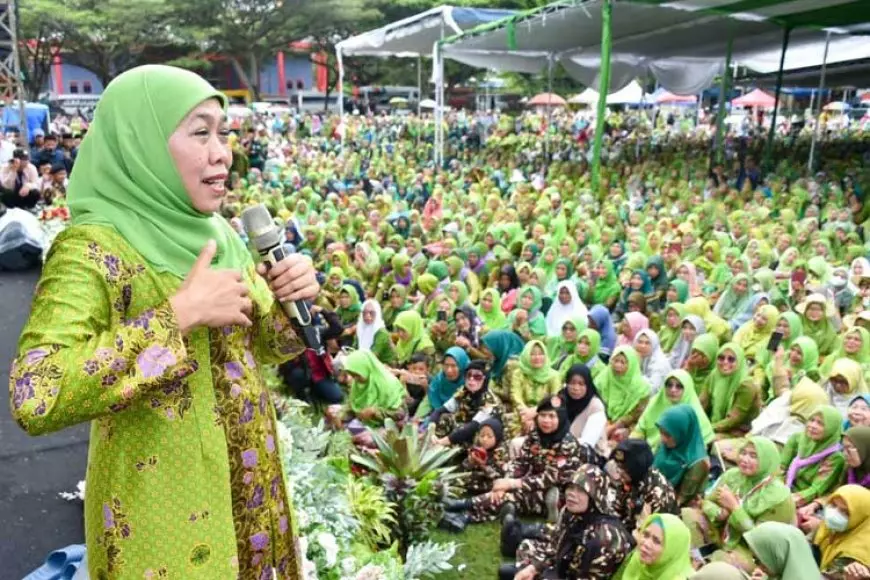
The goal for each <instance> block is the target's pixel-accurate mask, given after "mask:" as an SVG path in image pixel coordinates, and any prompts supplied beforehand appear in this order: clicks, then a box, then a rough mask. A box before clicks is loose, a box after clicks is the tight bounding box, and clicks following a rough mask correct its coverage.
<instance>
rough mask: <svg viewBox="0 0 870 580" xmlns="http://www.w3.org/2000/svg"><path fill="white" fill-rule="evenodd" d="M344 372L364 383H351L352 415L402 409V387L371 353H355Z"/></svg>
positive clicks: (403, 389)
mask: <svg viewBox="0 0 870 580" xmlns="http://www.w3.org/2000/svg"><path fill="white" fill-rule="evenodd" d="M344 369H345V370H346V371H350V372H352V373H353V374H355V375H359V376H360V377H362V379H363V380H364V381H365V382H364V383H358V382H356V381H354V382H353V385H352V386H351V388H350V397H349V400H348V402H349V403H350V408H351V410H352V411H353V412H354V413H359V412H360V411H362V410H363V409H368V408H372V407H373V408H375V409H378V410H395V409H398V408H399V407H401V406H402V403H403V401H404V393H405V387H404V385H402V383H401V381H399V379H398V378H396V376H395V375H393V373H391V372H390V371H389V369H387V367H385V366H384V365H383V364H382V363H381V362H380V361H379V360H378V359H377V357H376V356H375V355H374V353H373V352H371V351H370V350H355V351H353V352H352V353H350V354H349V355H347V358H346V359H345V360H344Z"/></svg>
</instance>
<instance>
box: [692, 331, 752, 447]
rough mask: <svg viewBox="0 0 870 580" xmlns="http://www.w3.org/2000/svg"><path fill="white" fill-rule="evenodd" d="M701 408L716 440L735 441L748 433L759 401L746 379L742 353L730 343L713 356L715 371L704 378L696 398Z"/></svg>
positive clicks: (747, 378) (749, 379)
mask: <svg viewBox="0 0 870 580" xmlns="http://www.w3.org/2000/svg"><path fill="white" fill-rule="evenodd" d="M699 398H700V400H701V406H702V407H704V410H705V411H706V412H707V416H708V417H710V422H711V423H712V424H713V431H715V432H716V435H717V438H719V437H731V436H736V437H739V436H741V435H742V434H744V433H746V432H748V431H749V427H750V422H751V421H752V420H753V419H754V418H755V417H756V416H757V415H758V410H759V408H760V407H761V401H760V398H759V394H758V389H756V388H755V385H754V384H753V383H752V378H751V377H749V376H748V370H747V368H746V357H745V355H744V354H743V349H742V348H740V347H739V346H737V345H736V344H734V343H733V342H729V343H726V344H724V345H722V348H720V349H719V352H718V353H717V354H716V368H715V369H714V370H713V372H711V373H710V376H709V377H707V380H706V382H705V383H704V387H703V388H702V390H701V394H700V397H699Z"/></svg>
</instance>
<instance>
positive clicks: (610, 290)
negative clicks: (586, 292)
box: [592, 260, 622, 304]
mask: <svg viewBox="0 0 870 580" xmlns="http://www.w3.org/2000/svg"><path fill="white" fill-rule="evenodd" d="M599 264H603V265H604V270H605V272H604V276H603V277H601V278H599V279H598V281H597V282H596V283H595V291H594V293H593V294H592V303H593V304H605V303H606V302H607V301H608V300H610V299H611V298H613V297H615V296H619V293H620V292H621V291H622V285H621V284H620V283H619V279H618V278H617V276H616V270H615V269H614V267H613V262H611V261H610V260H601V261H600V262H599Z"/></svg>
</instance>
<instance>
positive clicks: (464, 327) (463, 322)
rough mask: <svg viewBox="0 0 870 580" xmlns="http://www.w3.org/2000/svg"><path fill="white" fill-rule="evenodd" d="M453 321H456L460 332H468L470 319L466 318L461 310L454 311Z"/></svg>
mask: <svg viewBox="0 0 870 580" xmlns="http://www.w3.org/2000/svg"><path fill="white" fill-rule="evenodd" d="M454 321H455V322H456V329H457V330H459V331H461V332H468V331H469V330H471V321H470V320H468V317H467V316H466V315H465V314H463V313H461V312H458V313H456V316H455V317H454Z"/></svg>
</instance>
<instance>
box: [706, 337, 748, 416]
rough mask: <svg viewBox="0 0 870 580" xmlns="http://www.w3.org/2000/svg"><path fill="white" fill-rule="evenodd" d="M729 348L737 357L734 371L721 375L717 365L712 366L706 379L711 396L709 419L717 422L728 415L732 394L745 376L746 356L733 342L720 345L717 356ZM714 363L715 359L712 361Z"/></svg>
mask: <svg viewBox="0 0 870 580" xmlns="http://www.w3.org/2000/svg"><path fill="white" fill-rule="evenodd" d="M727 350H730V351H731V352H733V353H734V356H735V357H736V358H737V362H736V363H735V368H734V372H733V373H731V374H730V375H723V374H722V372H721V371H720V370H719V367H718V366H714V368H713V372H711V373H710V377H709V378H708V379H707V380H708V381H710V394H711V396H712V398H713V405H712V408H711V410H710V421H712V422H713V423H718V422H719V421H722V420H723V419H725V417H727V416H728V413H729V412H730V411H731V407H733V406H734V395H735V394H736V393H737V389H738V388H739V387H740V383H742V382H743V380H744V379H745V378H746V374H747V370H746V356H745V355H744V354H743V349H742V348H740V346H738V345H737V344H735V343H733V342H728V343H725V344H724V345H722V348H720V349H719V352H717V353H716V356H717V357H718V356H719V355H721V354H722V353H724V352H725V351H727ZM714 365H715V361H714Z"/></svg>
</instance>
